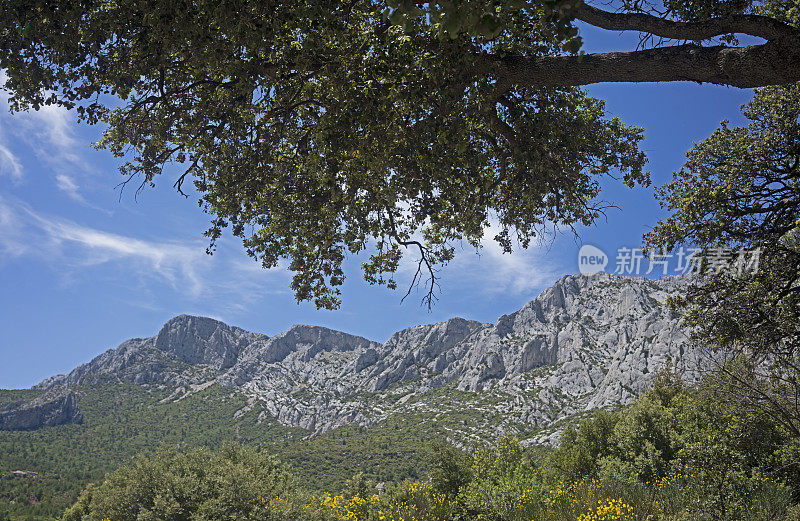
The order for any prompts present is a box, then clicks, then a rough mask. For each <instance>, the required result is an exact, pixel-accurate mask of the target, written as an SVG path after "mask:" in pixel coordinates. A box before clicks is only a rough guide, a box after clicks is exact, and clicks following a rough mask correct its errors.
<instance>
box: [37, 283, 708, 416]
mask: <svg viewBox="0 0 800 521" xmlns="http://www.w3.org/2000/svg"><path fill="white" fill-rule="evenodd" d="M684 283H685V281H684V280H683V279H681V278H678V277H665V278H662V279H656V280H654V279H645V278H632V277H619V276H615V275H610V274H606V273H599V274H595V275H588V276H585V275H570V276H566V277H564V278H562V279H560V280H559V281H557V282H556V283H555V284H554V285H553V286H552V287H551V288H549V289H547V290H545V291H544V292H542V294H540V295H539V296H538V297H537V298H536V299H535V300H533V301H531V302H529V303H528V304H526V305H525V306H524V307H523V308H522V309H520V310H519V311H516V312H515V313H512V314H510V315H503V316H502V317H500V318H499V319H498V321H497V322H496V323H495V324H483V323H480V322H475V321H470V320H465V319H462V318H453V319H450V320H447V321H444V322H439V323H436V324H429V325H421V326H415V327H412V328H409V329H405V330H402V331H399V332H397V333H394V334H393V335H392V336H391V337H390V338H389V340H388V341H386V342H385V343H383V344H379V343H377V342H373V341H370V340H367V339H365V338H361V337H358V336H353V335H349V334H347V333H342V332H339V331H333V330H330V329H326V328H323V327H316V326H304V325H297V326H293V327H292V328H290V329H289V330H288V331H286V332H284V333H281V334H279V335H277V336H275V337H273V338H269V337H266V336H264V335H260V334H257V333H249V332H247V331H244V330H242V329H239V328H235V327H231V326H228V325H226V324H224V323H222V322H219V321H216V320H213V319H210V318H201V317H191V316H186V315H183V316H179V317H176V318H174V319H172V320H170V321H169V322H168V323H167V324H165V325H164V327H163V328H162V329H161V331H160V332H159V333H158V335H156V336H154V337H151V338H145V339H133V340H128V341H126V342H124V343H123V344H121V345H120V346H119V347H117V348H116V349H111V350H109V351H106V352H105V353H103V354H102V355H100V356H98V357H97V358H95V359H94V360H92V361H91V362H89V363H88V364H84V365H82V366H80V367H78V368H76V369H75V370H73V371H72V372H71V373H70V374H68V375H60V376H55V377H52V378H49V379H47V380H45V381H43V382H42V383H40V384H39V385H38V386H37V387H40V388H44V389H54V388H56V387H63V386H74V385H78V384H82V383H85V382H87V381H89V380H90V379H91V378H94V377H97V376H102V375H113V376H115V377H118V378H122V379H125V380H129V381H133V382H137V383H142V384H162V385H171V386H175V387H179V388H182V391H181V392H182V393H184V394H185V393H189V392H193V391H194V390H196V389H198V388H202V387H204V386H207V385H209V384H211V383H217V384H221V385H223V386H226V387H229V388H231V389H235V390H237V391H238V392H242V393H244V394H245V395H247V396H248V398H249V400H250V403H251V406H253V407H255V406H260V407H261V408H263V410H264V411H266V412H268V413H269V414H271V415H273V416H275V417H276V418H277V419H278V420H279V421H280V422H281V423H283V424H285V425H288V426H297V427H303V428H306V429H309V430H312V431H316V432H321V431H325V430H327V429H331V428H334V427H336V426H339V425H343V424H348V423H358V424H363V425H367V424H370V423H374V422H376V421H379V420H381V419H383V418H385V417H386V416H387V415H389V414H393V413H396V412H401V411H403V410H404V408H407V407H409V406H410V405H409V404H410V403H411V402H413V403H414V407H420V406H423V405H424V403H425V397H426V396H434V395H436V392H437V390H440V389H453V390H454V391H458V392H461V393H462V394H461V395H460V396H467V397H468V396H473V395H474V396H478V395H480V396H485V395H491V396H493V397H495V399H494V401H493V407H494V408H495V410H497V411H501V412H502V414H503V416H504V417H505V418H508V419H509V421H511V422H517V423H523V424H526V425H531V426H536V427H543V426H546V425H548V424H550V423H552V422H553V421H556V420H558V419H560V418H563V417H565V416H568V415H570V414H574V413H576V412H580V411H582V410H588V409H592V408H597V407H608V406H611V405H616V404H624V403H627V402H629V401H631V400H632V399H633V398H634V396H635V395H636V393H638V392H639V391H641V390H642V389H643V388H644V387H645V386H646V385H647V384H648V382H649V381H650V380H651V379H652V376H653V374H654V373H655V372H656V371H657V370H659V369H661V368H663V367H664V366H665V365H666V364H668V363H669V364H671V365H672V366H673V367H674V368H676V369H677V370H678V371H680V372H681V373H682V374H683V375H684V376H685V377H686V378H687V379H689V380H693V379H695V378H696V377H697V375H698V371H700V370H701V369H702V367H703V360H702V357H700V356H699V354H698V353H696V352H695V351H694V350H693V348H691V346H690V345H689V343H688V340H687V337H686V335H685V334H684V332H683V331H682V330H681V329H680V327H679V325H678V320H677V317H675V316H674V315H673V314H671V312H670V311H669V310H668V309H667V307H666V305H665V301H666V298H667V296H668V294H670V293H671V292H674V291H676V290H678V289H680V287H681V286H682V285H683V284H684ZM464 393H466V394H464ZM179 394H180V393H179ZM410 397H414V398H415V399H414V400H411V401H409V398H410ZM431 403H432V402H431ZM421 404H422V405H421ZM461 405H462V406H463V403H462V404H461ZM454 406H455V404H454ZM437 407H438V409H437ZM429 408H431V410H432V411H433V412H437V411H439V412H441V409H442V406H441V404H440V405H437V406H435V407H434V405H429Z"/></svg>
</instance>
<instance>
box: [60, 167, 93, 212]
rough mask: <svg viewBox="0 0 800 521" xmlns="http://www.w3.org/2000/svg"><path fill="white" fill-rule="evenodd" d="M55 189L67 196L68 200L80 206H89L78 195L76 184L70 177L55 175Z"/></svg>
mask: <svg viewBox="0 0 800 521" xmlns="http://www.w3.org/2000/svg"><path fill="white" fill-rule="evenodd" d="M56 187H57V188H58V189H59V190H61V191H62V192H64V193H65V194H67V196H68V197H69V198H70V199H73V200H75V201H77V202H79V203H82V204H86V205H88V204H89V203H88V202H87V201H86V199H84V198H83V196H82V195H81V194H80V191H79V190H78V183H76V182H75V179H73V178H72V176H69V175H67V174H56Z"/></svg>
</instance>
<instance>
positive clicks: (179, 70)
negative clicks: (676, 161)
mask: <svg viewBox="0 0 800 521" xmlns="http://www.w3.org/2000/svg"><path fill="white" fill-rule="evenodd" d="M2 6H3V12H2V14H3V16H2V17H0V67H2V68H3V69H4V70H5V73H6V80H7V82H6V85H5V87H6V89H7V90H8V91H9V92H10V96H11V97H10V99H11V105H12V108H13V109H14V110H25V109H28V108H33V109H38V108H39V107H41V106H43V105H48V104H60V105H63V106H66V107H74V108H75V109H76V110H77V113H78V115H79V116H80V117H81V118H82V119H84V120H86V121H88V122H90V123H98V122H101V123H103V124H104V125H105V127H106V130H105V133H104V135H103V138H102V139H101V141H100V142H99V143H98V146H100V147H103V148H106V149H108V150H110V151H111V152H113V153H114V154H116V155H117V156H120V158H122V161H123V165H122V167H121V170H122V173H123V174H124V175H125V176H126V179H127V180H129V181H130V180H133V179H136V180H135V181H134V182H135V183H137V184H139V185H140V186H145V185H147V184H152V183H154V182H155V181H156V178H157V176H158V175H159V174H161V173H162V172H163V171H164V169H165V168H167V169H168V170H169V171H170V172H175V169H177V173H176V174H175V175H176V176H177V177H176V181H175V187H176V188H177V189H178V191H180V192H183V190H184V188H185V185H184V183H185V182H186V181H187V180H192V181H193V183H194V186H195V187H196V189H197V191H198V192H199V196H200V204H201V206H202V207H203V208H204V209H205V210H206V211H207V212H208V213H209V214H210V215H211V226H210V229H209V230H208V232H207V235H208V237H209V239H210V242H211V247H210V250H213V248H214V244H215V242H216V241H217V240H218V239H219V238H220V237H221V235H222V233H223V231H224V230H225V229H226V228H230V230H231V231H232V232H233V234H234V235H236V236H238V237H240V238H241V239H242V241H243V244H244V247H245V249H246V250H247V252H248V253H249V254H250V255H251V256H252V257H254V258H255V259H257V260H258V261H260V262H261V263H262V264H263V266H264V267H266V268H272V267H275V266H277V265H278V264H279V263H280V262H282V261H283V260H284V259H286V260H287V262H288V267H289V269H290V270H292V271H293V272H294V273H295V276H294V278H293V281H292V283H291V286H292V289H293V290H294V292H295V295H296V297H297V299H298V300H311V301H313V302H314V303H315V304H316V305H317V306H318V307H324V308H335V307H337V306H338V305H339V303H340V300H339V294H340V291H339V288H340V286H341V284H342V283H343V280H344V277H345V273H344V270H343V267H342V265H343V262H344V259H345V258H346V257H347V256H348V255H351V254H356V253H360V252H363V251H365V250H366V251H367V253H368V258H367V260H366V261H365V262H364V263H363V264H362V268H363V274H364V277H365V279H366V280H367V281H368V282H369V283H371V284H384V285H387V286H388V287H391V288H394V287H395V286H396V281H395V278H394V273H395V272H396V270H397V269H398V267H399V264H400V262H401V259H402V258H403V255H404V253H405V252H406V251H408V250H410V251H411V252H412V253H413V254H414V255H415V257H413V259H414V260H413V261H412V262H416V263H417V264H416V266H417V270H416V275H415V277H414V280H413V282H412V286H413V285H414V284H419V283H423V284H425V285H426V288H427V291H426V292H425V295H426V297H425V301H426V302H427V303H428V304H430V303H431V301H432V300H433V299H434V298H435V295H434V289H435V288H436V269H437V267H438V266H441V265H444V264H446V263H447V262H448V261H450V260H451V259H452V258H453V256H454V254H455V251H456V247H457V246H459V245H462V244H463V245H466V246H469V247H478V246H479V245H480V244H481V241H482V240H484V234H485V230H486V229H487V227H488V225H489V224H490V223H494V222H495V221H496V222H497V223H499V228H500V230H501V231H500V233H498V234H497V235H496V236H495V237H493V239H494V240H497V241H498V242H499V243H500V245H501V246H502V248H503V249H504V251H507V252H510V251H511V250H512V249H513V248H516V247H517V246H520V247H523V248H524V247H526V246H528V244H529V243H530V241H531V240H534V239H536V238H537V237H538V236H539V235H541V232H542V230H543V229H544V228H546V227H548V226H550V225H552V226H555V227H571V226H574V225H576V224H590V223H592V222H594V221H595V220H596V219H597V218H598V216H599V215H601V213H602V210H603V207H604V203H602V202H601V201H600V200H599V199H598V194H599V186H600V179H601V178H602V177H603V176H606V175H615V176H616V175H619V176H621V177H622V179H623V180H624V182H625V183H626V184H628V185H633V184H636V183H647V175H646V173H645V172H644V171H643V165H644V162H645V158H644V155H643V153H642V152H641V151H639V149H638V144H639V142H640V140H641V139H642V131H641V129H638V128H635V127H628V126H625V125H624V124H623V123H622V122H620V121H619V120H617V119H613V118H612V119H608V118H606V117H605V115H604V111H603V104H602V102H600V101H598V100H595V99H592V98H590V97H588V96H587V95H586V94H585V93H584V92H582V91H581V90H580V89H578V88H577V87H578V86H580V85H586V84H590V83H596V82H601V81H668V80H681V79H692V80H695V81H710V82H715V83H723V84H729V85H738V86H753V85H763V84H774V83H786V82H790V81H797V80H799V79H800V66H799V65H800V58H798V56H799V55H800V51H799V49H800V44H798V42H800V36H798V35H800V33H798V32H797V31H796V30H795V29H794V28H793V26H792V25H791V23H793V20H794V18H793V17H794V16H796V14H794V11H793V9H795V4H794V3H793V2H789V3H778V2H768V3H754V2H751V1H747V0H739V1H736V2H729V1H718V0H717V1H715V0H707V1H705V2H700V3H698V2H692V3H684V2H667V3H666V4H664V5H663V6H662V7H663V10H662V11H659V9H658V6H650V5H648V4H642V3H639V2H627V1H625V2H622V3H621V4H620V5H619V6H618V7H619V8H620V12H610V11H603V10H601V9H598V8H595V7H592V6H589V5H585V4H583V3H582V2H580V1H571V0H532V1H529V2H525V1H521V0H498V1H496V2H491V3H486V2H478V1H472V0H470V1H467V2H458V3H453V2H450V1H449V0H447V1H438V2H415V1H411V0H391V1H388V2H386V3H384V2H382V1H379V0H351V1H346V2H345V1H339V0H303V1H300V2H294V1H293V2H282V1H270V2H262V1H252V0H224V1H222V2H219V1H213V2H212V1H208V0H197V1H180V2H175V1H171V0H170V1H166V0H155V1H151V2H140V1H138V0H114V1H106V0H102V1H101V0H82V1H80V2H65V1H61V0H37V1H35V2H33V3H31V2H29V1H27V0H25V1H22V0H5V1H4V2H3V4H2ZM576 20H581V21H583V22H586V23H589V24H592V25H595V26H597V27H600V28H605V29H611V30H635V31H640V32H642V34H643V35H644V38H645V41H648V40H647V39H648V38H650V39H651V40H649V41H651V42H655V41H662V40H663V39H666V40H665V41H667V42H676V41H683V42H685V41H693V42H695V43H693V44H684V45H663V46H661V45H660V46H655V47H653V48H647V47H649V46H648V45H645V47H646V48H641V49H638V50H633V51H629V52H619V53H605V54H578V48H579V47H580V43H581V42H580V37H579V35H578V31H577V28H576V25H575V22H576ZM734 33H745V34H749V35H752V36H757V37H760V38H763V39H765V40H766V43H764V44H759V45H753V46H745V47H737V46H730V45H727V44H726V43H725V42H727V43H731V42H735V39H733V38H731V37H730V36H731V35H732V34H734ZM720 42H722V43H720ZM170 165H173V166H174V168H172V167H170Z"/></svg>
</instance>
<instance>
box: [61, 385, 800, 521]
mask: <svg viewBox="0 0 800 521" xmlns="http://www.w3.org/2000/svg"><path fill="white" fill-rule="evenodd" d="M717 378H718V379H719V378H724V376H718V377H717ZM719 385H720V382H719V380H716V381H715V382H714V386H713V387H710V388H706V387H704V386H701V387H699V388H687V387H686V386H684V385H683V384H682V383H681V382H680V380H679V379H677V378H676V377H675V376H674V375H672V374H670V373H669V372H664V373H662V374H661V375H659V377H658V378H657V379H656V381H655V383H654V385H653V387H652V388H651V389H650V390H649V391H647V392H646V393H644V394H643V395H641V396H640V397H639V399H638V400H637V401H636V402H635V403H634V404H633V405H631V406H630V407H627V408H625V409H621V410H618V411H614V412H609V411H598V412H597V413H596V414H595V415H594V416H593V417H591V418H589V419H585V420H583V421H582V422H581V423H580V424H578V425H576V426H570V427H568V428H567V429H566V430H565V431H564V433H563V436H562V443H561V446H560V447H559V448H558V449H555V450H553V451H551V452H549V453H547V454H545V455H542V454H541V453H535V452H532V451H531V450H529V449H526V448H523V447H522V446H521V445H520V444H519V442H518V441H517V440H516V439H515V438H514V437H512V436H504V437H501V438H500V439H499V440H498V441H497V442H496V443H495V444H494V446H491V447H482V448H478V449H476V450H473V451H469V452H467V451H461V450H459V449H457V448H455V447H453V446H451V445H448V444H446V443H436V444H434V445H433V446H432V447H431V449H430V462H429V468H430V472H429V473H428V476H427V478H426V479H425V480H422V481H416V482H404V483H400V484H393V485H387V486H386V488H385V489H383V488H382V487H376V484H375V483H374V482H371V481H370V480H368V479H366V478H364V476H363V475H357V476H355V477H353V478H352V479H351V480H350V481H348V482H347V484H346V486H345V487H343V489H342V490H340V491H338V493H336V494H335V495H327V494H322V495H319V494H317V495H314V494H311V493H309V492H306V491H305V487H304V486H303V483H300V482H298V481H297V480H295V478H293V477H292V476H291V474H290V472H289V471H288V470H287V468H286V467H285V466H284V465H283V464H282V463H280V462H279V461H278V460H277V459H276V458H275V457H274V456H272V455H270V454H268V453H267V452H265V451H261V450H259V449H256V448H252V447H246V446H241V445H234V444H229V445H225V446H224V447H223V448H221V449H220V450H218V451H211V450H208V449H196V450H190V451H186V452H175V451H162V452H158V453H156V454H152V455H143V456H140V457H138V458H137V459H136V460H135V461H134V462H133V463H132V464H130V465H127V466H125V467H122V468H120V469H118V470H116V471H114V472H112V473H110V474H109V475H108V476H107V477H106V479H105V480H104V481H103V482H102V483H101V484H98V485H96V486H91V487H89V488H88V489H87V490H86V491H85V492H84V493H83V494H82V495H81V497H80V499H79V500H78V502H77V503H76V504H75V505H74V506H73V507H72V508H70V509H69V510H68V511H67V512H66V514H65V516H64V521H105V520H111V521H134V520H136V521H149V520H153V521H155V520H175V521H178V520H184V519H186V520H189V519H192V520H198V521H200V520H212V519H213V520H234V519H236V520H240V519H241V520H253V521H268V520H273V519H275V520H278V519H281V520H283V519H298V520H306V519H307V520H337V519H339V520H350V521H364V520H369V521H400V520H408V521H410V520H416V521H423V520H431V521H432V520H442V521H445V520H454V521H455V520H467V519H487V520H497V521H531V520H553V521H556V520H559V521H560V520H576V521H595V520H603V519H621V520H625V519H631V520H633V519H637V520H639V519H641V520H645V519H650V520H657V519H668V520H684V519H685V520H690V519H691V520H704V519H709V520H711V519H719V520H738V519H764V520H769V519H775V520H783V519H797V518H798V517H800V516H799V515H800V510H798V508H797V506H796V501H797V498H798V484H800V472H798V466H797V464H796V462H797V461H798V457H797V455H798V453H800V443H798V440H797V439H796V438H794V437H792V436H790V435H789V434H787V432H786V431H785V430H784V429H783V428H782V427H781V426H780V425H778V424H777V423H776V422H773V421H769V418H768V417H759V415H758V414H753V413H750V414H748V415H743V414H742V412H741V410H740V409H738V408H735V405H732V404H735V402H731V401H730V400H723V399H720V396H719V394H718V393H716V392H715V389H718V388H719Z"/></svg>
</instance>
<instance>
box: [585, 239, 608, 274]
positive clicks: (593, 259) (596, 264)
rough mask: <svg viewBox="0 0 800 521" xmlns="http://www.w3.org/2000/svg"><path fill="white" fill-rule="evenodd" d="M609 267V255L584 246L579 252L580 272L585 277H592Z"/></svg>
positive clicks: (598, 249)
mask: <svg viewBox="0 0 800 521" xmlns="http://www.w3.org/2000/svg"><path fill="white" fill-rule="evenodd" d="M606 266H608V255H606V252H604V251H603V250H601V249H600V248H598V247H597V246H592V245H591V244H584V245H583V246H581V249H580V251H578V270H579V271H580V272H581V273H582V274H584V275H591V274H592V273H597V272H600V271H603V270H605V269H606Z"/></svg>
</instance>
